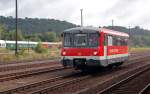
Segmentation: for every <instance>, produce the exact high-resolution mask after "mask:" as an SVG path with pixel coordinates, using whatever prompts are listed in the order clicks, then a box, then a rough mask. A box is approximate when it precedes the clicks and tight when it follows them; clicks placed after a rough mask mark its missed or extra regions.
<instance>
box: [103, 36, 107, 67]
mask: <svg viewBox="0 0 150 94" xmlns="http://www.w3.org/2000/svg"><path fill="white" fill-rule="evenodd" d="M107 49H108V36H107V34H105V35H104V62H103V66H108V55H107V54H108V51H107Z"/></svg>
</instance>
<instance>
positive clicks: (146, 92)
mask: <svg viewBox="0 0 150 94" xmlns="http://www.w3.org/2000/svg"><path fill="white" fill-rule="evenodd" d="M139 94H150V83H149V84H148V85H146V86H145V87H144V88H143V89H142V90H141V91H140V92H139Z"/></svg>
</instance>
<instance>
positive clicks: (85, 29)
mask: <svg viewBox="0 0 150 94" xmlns="http://www.w3.org/2000/svg"><path fill="white" fill-rule="evenodd" d="M99 30H100V28H96V27H75V28H70V29H66V30H64V32H70V33H73V32H89V33H90V32H91V33H93V32H99Z"/></svg>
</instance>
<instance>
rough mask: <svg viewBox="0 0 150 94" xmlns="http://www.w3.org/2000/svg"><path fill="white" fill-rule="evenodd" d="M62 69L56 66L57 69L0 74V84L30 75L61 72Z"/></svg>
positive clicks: (44, 68) (46, 68)
mask: <svg viewBox="0 0 150 94" xmlns="http://www.w3.org/2000/svg"><path fill="white" fill-rule="evenodd" d="M64 69H65V68H64V67H62V66H57V67H56V66H55V67H42V68H37V69H30V70H21V71H17V72H16V71H14V72H8V73H4V74H0V82H3V81H9V80H14V79H18V78H23V77H28V76H31V75H38V74H41V73H47V72H54V71H61V70H64Z"/></svg>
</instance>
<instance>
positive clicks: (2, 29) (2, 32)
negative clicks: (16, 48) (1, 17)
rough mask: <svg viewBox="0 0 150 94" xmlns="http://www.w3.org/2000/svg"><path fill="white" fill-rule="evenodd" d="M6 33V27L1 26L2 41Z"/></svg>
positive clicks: (0, 36)
mask: <svg viewBox="0 0 150 94" xmlns="http://www.w3.org/2000/svg"><path fill="white" fill-rule="evenodd" d="M5 32H6V29H5V27H4V26H3V25H0V40H1V39H3V36H4V33H5Z"/></svg>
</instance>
